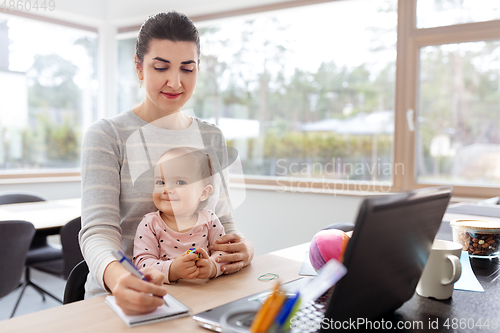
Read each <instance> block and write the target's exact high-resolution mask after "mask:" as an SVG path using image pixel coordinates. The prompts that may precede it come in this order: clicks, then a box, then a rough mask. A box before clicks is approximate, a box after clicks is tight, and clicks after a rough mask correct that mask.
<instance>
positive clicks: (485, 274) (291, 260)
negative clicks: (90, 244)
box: [0, 214, 500, 333]
mask: <svg viewBox="0 0 500 333" xmlns="http://www.w3.org/2000/svg"><path fill="white" fill-rule="evenodd" d="M460 217H462V216H460ZM452 218H454V217H453V216H449V215H448V214H447V215H446V216H445V220H449V219H452ZM437 237H438V238H441V239H450V237H451V230H449V224H448V222H443V224H442V227H441V229H440V231H439V233H438V236H437ZM307 249H308V246H307V244H302V245H298V246H295V247H292V248H288V249H284V250H281V251H276V252H273V253H271V254H266V255H263V256H258V257H256V258H255V259H254V261H253V262H252V264H251V265H250V266H248V267H246V268H245V269H243V270H242V271H241V272H239V273H237V274H232V275H228V276H221V277H219V278H217V279H214V280H209V281H180V282H179V283H177V284H175V285H171V286H167V289H168V291H169V292H170V293H171V294H172V295H173V296H175V297H176V298H178V299H179V300H180V301H182V302H183V303H184V304H186V305H187V306H188V307H189V308H190V309H191V310H192V313H193V314H194V313H198V312H201V311H204V310H207V309H210V308H213V307H216V306H218V305H221V304H224V303H227V302H230V301H233V300H236V299H239V298H241V297H245V296H248V295H251V294H254V293H256V292H261V291H264V290H267V289H269V288H271V287H272V285H273V284H272V282H263V281H259V280H258V279H257V278H258V276H259V275H261V274H264V273H268V272H273V273H278V274H279V275H280V280H281V282H288V281H291V280H294V279H296V278H298V277H300V276H299V275H298V272H299V270H300V267H301V265H302V260H303V258H304V251H305V250H307ZM471 265H472V268H473V270H474V272H475V273H476V276H477V277H478V280H479V281H480V282H481V284H482V286H483V287H484V289H485V292H484V293H479V292H468V291H461V290H455V291H454V293H453V298H452V299H450V300H446V301H438V300H433V299H428V298H424V297H421V296H418V295H417V294H414V295H413V297H412V298H411V299H410V300H409V301H408V302H406V303H405V304H404V305H403V306H402V307H401V308H399V309H398V310H396V311H395V312H394V314H392V315H389V316H388V317H387V318H386V319H387V320H391V321H392V322H393V323H394V325H396V323H397V322H400V323H402V324H403V325H412V324H414V323H417V324H418V323H422V325H423V327H424V329H423V330H422V329H411V328H410V329H407V330H404V331H405V332H424V331H431V332H474V331H478V332H490V331H491V332H495V331H496V332H498V331H499V330H500V288H499V284H500V263H499V261H498V259H495V260H482V259H473V260H471ZM436 320H437V322H438V328H437V329H432V330H430V329H429V324H430V323H434V322H435V321H436ZM479 320H481V322H480V323H481V324H485V323H486V320H489V322H488V323H489V324H490V325H491V324H492V323H493V321H496V323H497V324H498V329H496V330H494V329H489V330H488V329H485V327H483V328H482V329H481V330H479V329H478V327H477V326H471V325H477V324H478V323H479ZM447 322H448V324H449V325H450V326H449V328H447V327H445V326H444V325H445V324H446V323H447ZM453 325H456V329H453V327H454V326H453ZM460 325H469V326H462V328H460ZM131 330H132V329H131V328H128V327H127V326H126V325H125V324H124V323H123V322H122V321H121V320H120V318H119V317H118V316H116V315H115V314H114V312H112V310H111V309H110V308H109V307H108V306H107V305H106V304H105V303H104V296H102V297H97V298H93V299H89V300H85V301H81V302H76V303H73V304H69V305H65V306H62V307H57V308H53V309H49V310H45V311H41V312H36V313H32V314H29V315H25V316H21V317H17V318H13V319H9V320H5V321H1V322H0V332H30V331H34V332H92V331H94V332H131ZM147 330H148V332H204V333H207V332H209V331H208V330H205V329H203V328H201V327H199V326H198V325H197V324H196V322H195V321H194V320H193V319H191V318H190V317H186V318H180V319H175V320H171V321H164V322H160V323H155V324H150V325H148V326H147Z"/></svg>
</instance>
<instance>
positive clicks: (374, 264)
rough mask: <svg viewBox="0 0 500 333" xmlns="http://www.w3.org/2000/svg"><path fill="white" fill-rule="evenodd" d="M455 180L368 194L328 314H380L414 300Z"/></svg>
mask: <svg viewBox="0 0 500 333" xmlns="http://www.w3.org/2000/svg"><path fill="white" fill-rule="evenodd" d="M451 192H452V186H441V187H431V188H424V189H419V190H414V191H409V192H404V193H397V194H391V195H386V196H376V197H371V198H367V199H365V200H364V202H363V203H362V205H361V207H360V210H359V213H358V217H357V220H356V224H355V227H354V230H353V235H352V238H351V240H350V241H349V244H348V246H347V249H346V252H345V255H344V262H343V264H344V265H345V266H346V268H347V274H346V275H345V276H344V278H342V279H341V280H340V281H339V282H337V284H336V286H335V288H333V293H332V296H331V299H330V302H329V305H328V307H327V310H326V313H325V318H329V319H331V320H333V321H345V320H349V319H352V320H356V319H357V318H366V319H368V320H372V319H376V318H379V317H381V316H383V315H384V314H387V313H389V312H392V311H394V310H396V309H397V308H399V307H400V306H401V305H402V304H403V303H404V302H406V301H407V300H409V299H410V298H411V297H412V296H413V294H414V292H415V288H416V286H417V283H418V280H419V279H420V275H421V274H422V271H423V269H424V266H425V264H426V262H427V258H428V256H429V253H430V250H431V247H432V242H433V240H434V237H435V236H436V234H437V232H438V229H439V226H440V224H441V221H442V218H443V215H444V213H445V210H446V207H447V206H448V203H449V200H450V198H451Z"/></svg>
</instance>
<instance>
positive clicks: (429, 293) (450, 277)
mask: <svg viewBox="0 0 500 333" xmlns="http://www.w3.org/2000/svg"><path fill="white" fill-rule="evenodd" d="M461 251H462V246H461V245H460V244H457V243H453V242H449V241H444V240H440V239H436V240H434V243H433V244H432V250H431V254H430V255H429V259H428V260H427V264H426V265H425V268H424V271H423V273H422V276H421V277H420V280H419V281H418V285H417V294H419V295H420V296H423V297H433V298H435V299H448V298H450V297H451V296H452V295H453V285H454V283H455V282H457V281H458V279H459V278H460V275H461V274H462V265H461V264H460V252H461Z"/></svg>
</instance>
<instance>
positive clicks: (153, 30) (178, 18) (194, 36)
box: [135, 11, 200, 63]
mask: <svg viewBox="0 0 500 333" xmlns="http://www.w3.org/2000/svg"><path fill="white" fill-rule="evenodd" d="M152 39H160V40H165V39H166V40H170V41H173V42H194V43H196V48H197V50H198V59H199V58H200V36H199V34H198V29H196V27H195V25H194V24H193V22H192V21H191V20H190V19H189V18H188V17H187V16H186V15H184V14H181V13H177V12H176V11H171V12H166V13H158V14H155V15H151V16H150V17H148V19H147V20H146V21H145V22H144V23H143V24H142V26H141V29H140V30H139V36H137V41H136V43H135V54H136V55H137V58H138V59H139V62H140V63H142V62H143V61H144V55H145V54H147V53H148V51H149V43H150V42H151V40H152Z"/></svg>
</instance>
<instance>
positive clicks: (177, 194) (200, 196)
mask: <svg viewBox="0 0 500 333" xmlns="http://www.w3.org/2000/svg"><path fill="white" fill-rule="evenodd" d="M200 178H201V172H200V166H199V165H198V164H197V163H196V160H195V159H194V158H191V157H189V156H185V157H184V156H182V155H181V156H179V155H175V156H172V155H170V154H166V155H165V156H164V157H162V159H160V161H158V164H157V165H156V167H155V178H154V192H153V200H154V203H155V206H156V207H157V208H158V209H159V210H160V211H162V212H163V213H164V214H166V215H170V216H176V217H181V216H182V217H187V216H192V215H193V214H194V213H195V211H196V209H197V208H198V205H199V203H200V202H201V201H203V200H205V199H206V198H208V195H206V185H205V182H204V181H203V179H200Z"/></svg>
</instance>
